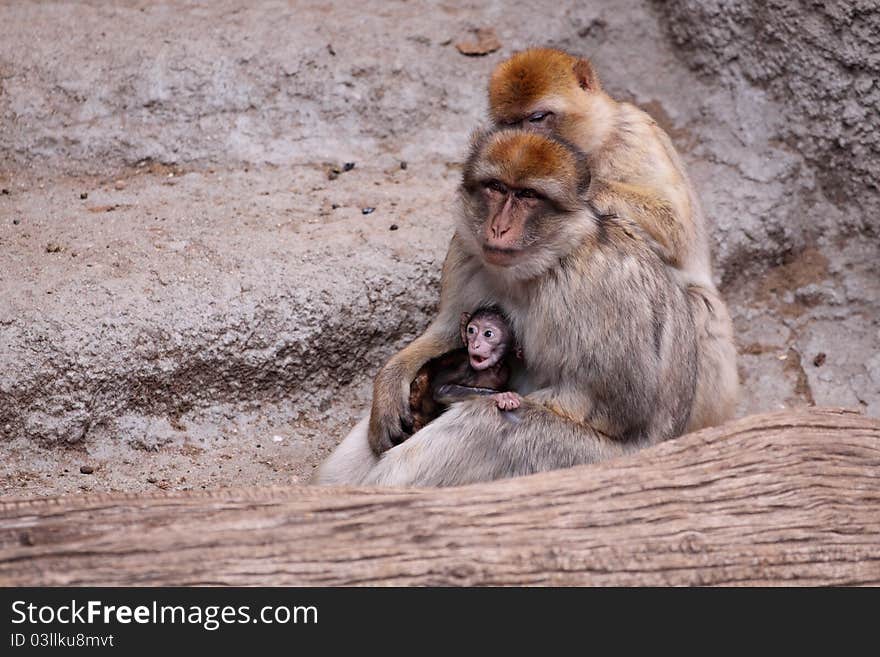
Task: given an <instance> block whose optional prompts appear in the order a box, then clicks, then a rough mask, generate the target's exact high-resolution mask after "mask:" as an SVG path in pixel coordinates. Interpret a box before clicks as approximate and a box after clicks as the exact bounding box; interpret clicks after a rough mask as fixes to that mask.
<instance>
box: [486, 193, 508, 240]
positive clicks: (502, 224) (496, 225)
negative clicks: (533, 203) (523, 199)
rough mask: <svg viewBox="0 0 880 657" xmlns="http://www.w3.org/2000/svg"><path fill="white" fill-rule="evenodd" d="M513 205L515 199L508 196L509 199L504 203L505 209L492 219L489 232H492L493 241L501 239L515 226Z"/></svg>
mask: <svg viewBox="0 0 880 657" xmlns="http://www.w3.org/2000/svg"><path fill="white" fill-rule="evenodd" d="M512 204H513V197H512V196H510V195H508V197H507V199H506V200H505V201H504V207H503V208H501V211H500V212H499V213H498V214H496V215H495V217H494V218H493V219H492V224H491V225H490V226H489V230H490V231H491V234H492V238H493V239H496V240H498V239H501V238H502V237H503V236H504V234H505V233H506V232H507V231H509V230H510V228H511V226H513V208H512V207H511V206H512Z"/></svg>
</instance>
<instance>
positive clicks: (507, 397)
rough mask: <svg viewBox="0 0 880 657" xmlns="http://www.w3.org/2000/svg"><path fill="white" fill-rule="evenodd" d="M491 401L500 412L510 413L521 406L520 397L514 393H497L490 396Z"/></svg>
mask: <svg viewBox="0 0 880 657" xmlns="http://www.w3.org/2000/svg"><path fill="white" fill-rule="evenodd" d="M492 399H494V400H495V404H496V405H497V406H498V408H500V409H501V410H502V411H512V410H514V409H517V408H519V406H520V404H522V397H520V396H519V395H518V394H516V393H515V392H499V393H498V394H496V395H492Z"/></svg>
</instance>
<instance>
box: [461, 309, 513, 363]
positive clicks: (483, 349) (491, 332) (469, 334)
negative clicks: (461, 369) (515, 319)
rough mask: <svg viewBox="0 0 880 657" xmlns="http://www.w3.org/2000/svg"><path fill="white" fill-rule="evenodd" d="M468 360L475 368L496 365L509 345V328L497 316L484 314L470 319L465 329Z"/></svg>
mask: <svg viewBox="0 0 880 657" xmlns="http://www.w3.org/2000/svg"><path fill="white" fill-rule="evenodd" d="M465 337H466V339H467V349H468V361H469V362H470V365H471V367H472V368H473V369H475V370H485V369H489V368H490V367H492V366H493V365H496V364H497V363H498V362H499V361H500V360H501V359H502V358H504V354H505V353H507V348H508V347H509V346H510V330H509V329H508V328H507V325H506V324H505V323H504V321H502V320H501V319H500V318H498V317H492V316H484V317H478V318H476V319H472V320H471V321H469V322H468V325H467V328H466V330H465Z"/></svg>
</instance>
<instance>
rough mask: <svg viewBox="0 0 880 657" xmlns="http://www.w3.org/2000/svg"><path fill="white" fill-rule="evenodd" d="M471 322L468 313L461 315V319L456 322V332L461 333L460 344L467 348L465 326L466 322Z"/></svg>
mask: <svg viewBox="0 0 880 657" xmlns="http://www.w3.org/2000/svg"><path fill="white" fill-rule="evenodd" d="M469 321H471V314H470V313H462V314H461V319H460V320H459V322H458V330H459V331H460V332H461V343H462V344H463V345H464V346H465V347H467V344H468V339H467V325H468V322H469Z"/></svg>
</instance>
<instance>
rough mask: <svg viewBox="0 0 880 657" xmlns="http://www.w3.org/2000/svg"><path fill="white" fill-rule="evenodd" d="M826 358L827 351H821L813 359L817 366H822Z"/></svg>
mask: <svg viewBox="0 0 880 657" xmlns="http://www.w3.org/2000/svg"><path fill="white" fill-rule="evenodd" d="M826 358H827V356H826V355H825V352H824V351H820V352H819V353H818V354H816V357H815V358H814V359H813V365H815V366H816V367H822V365H824V364H825V359H826Z"/></svg>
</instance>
